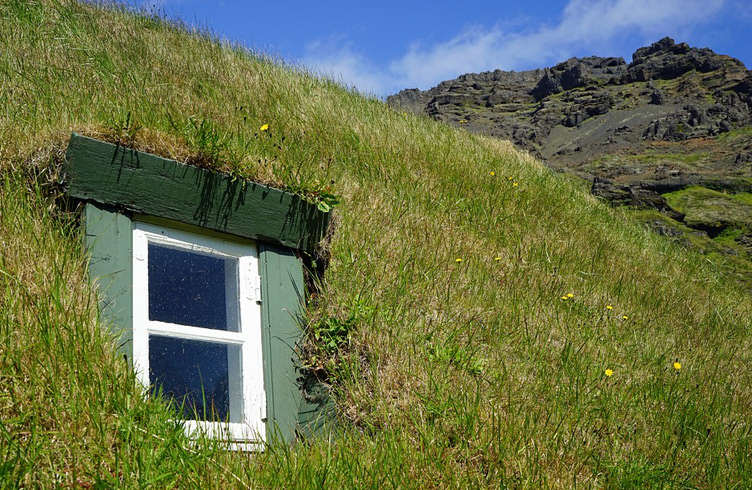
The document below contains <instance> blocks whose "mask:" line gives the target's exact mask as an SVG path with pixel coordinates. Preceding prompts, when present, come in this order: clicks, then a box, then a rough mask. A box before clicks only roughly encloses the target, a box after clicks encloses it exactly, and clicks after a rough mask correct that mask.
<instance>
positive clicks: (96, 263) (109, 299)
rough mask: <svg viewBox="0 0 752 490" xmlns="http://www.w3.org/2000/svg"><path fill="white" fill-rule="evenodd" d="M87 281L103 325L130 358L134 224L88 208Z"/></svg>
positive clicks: (106, 211)
mask: <svg viewBox="0 0 752 490" xmlns="http://www.w3.org/2000/svg"><path fill="white" fill-rule="evenodd" d="M83 219H84V228H85V230H86V249H87V251H88V253H89V255H90V260H89V277H90V279H91V281H92V282H93V283H94V285H95V288H96V290H97V296H98V298H99V312H100V316H101V319H102V323H103V324H104V325H106V326H107V328H108V329H109V330H110V333H111V334H112V335H113V337H115V338H116V339H117V342H118V348H119V350H120V351H121V352H122V353H123V355H125V356H126V357H127V358H128V359H129V360H130V359H132V358H133V356H132V355H133V345H132V339H133V261H132V258H131V256H132V255H133V223H132V222H131V220H130V218H128V217H127V216H125V215H123V214H121V213H117V212H114V210H110V209H106V208H104V207H102V206H100V205H96V204H91V203H89V204H87V205H86V206H85V207H84V213H83Z"/></svg>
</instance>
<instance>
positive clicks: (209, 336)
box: [146, 321, 247, 345]
mask: <svg viewBox="0 0 752 490" xmlns="http://www.w3.org/2000/svg"><path fill="white" fill-rule="evenodd" d="M146 328H147V330H148V332H149V334H155V335H164V336H167V337H179V338H184V339H188V340H206V341H209V342H223V343H228V344H235V345H242V344H243V343H245V342H246V341H247V338H246V336H245V335H243V334H242V333H237V332H228V331H225V330H211V329H208V328H201V327H191V326H188V325H177V324H174V323H165V322H157V321H149V322H148V323H147V327H146Z"/></svg>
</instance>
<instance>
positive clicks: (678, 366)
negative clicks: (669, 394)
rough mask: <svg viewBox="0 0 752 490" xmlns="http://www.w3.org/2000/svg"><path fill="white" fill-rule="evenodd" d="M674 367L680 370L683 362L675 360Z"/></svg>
mask: <svg viewBox="0 0 752 490" xmlns="http://www.w3.org/2000/svg"><path fill="white" fill-rule="evenodd" d="M674 369H676V370H677V371H678V370H680V369H681V363H680V362H675V363H674Z"/></svg>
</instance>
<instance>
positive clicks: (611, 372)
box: [606, 369, 614, 378]
mask: <svg viewBox="0 0 752 490" xmlns="http://www.w3.org/2000/svg"><path fill="white" fill-rule="evenodd" d="M613 374H614V372H613V371H612V370H611V369H606V376H608V377H609V378H610V377H611V376H612V375H613Z"/></svg>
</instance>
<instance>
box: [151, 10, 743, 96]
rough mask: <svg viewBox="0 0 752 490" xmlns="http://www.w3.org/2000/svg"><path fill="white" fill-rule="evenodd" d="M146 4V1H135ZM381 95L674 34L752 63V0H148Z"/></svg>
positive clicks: (627, 50) (624, 48) (619, 52)
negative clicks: (464, 0)
mask: <svg viewBox="0 0 752 490" xmlns="http://www.w3.org/2000/svg"><path fill="white" fill-rule="evenodd" d="M137 1H138V0H137ZM140 5H141V6H143V7H146V8H158V9H160V10H162V11H164V13H166V14H167V15H168V16H169V17H178V18H180V19H182V20H184V21H185V22H187V23H189V24H196V25H199V26H202V27H208V28H210V29H211V30H212V31H214V32H215V33H216V34H218V35H220V36H222V37H226V38H228V39H232V40H234V41H238V42H241V43H243V44H245V45H247V46H249V47H251V48H254V49H257V50H260V51H264V52H266V53H269V54H272V55H274V56H276V57H280V58H282V59H284V60H285V61H287V62H290V63H293V64H298V65H303V66H306V67H307V68H309V69H311V70H314V71H316V72H317V73H320V74H322V75H324V76H329V77H331V78H334V79H336V80H338V81H340V82H342V83H344V84H346V85H348V86H355V87H357V88H358V90H360V91H362V92H364V93H369V94H373V95H376V96H379V97H384V96H386V95H389V94H392V93H395V92H397V91H399V90H401V89H403V88H415V87H417V88H421V89H427V88H430V87H432V86H434V85H436V84H437V83H439V82H441V81H442V80H448V79H451V78H455V77H457V76H459V75H461V74H463V73H467V72H479V71H487V70H494V69H501V70H526V69H532V68H542V67H546V66H551V65H553V64H556V63H558V62H559V61H563V60H565V59H568V58H571V57H572V56H590V55H598V56H623V57H624V58H625V60H627V62H629V61H630V60H631V56H632V53H633V52H634V51H635V49H637V48H639V47H641V46H645V45H648V44H650V43H652V42H654V41H657V40H658V39H660V38H662V37H664V36H671V37H673V38H674V39H675V40H676V41H677V42H687V43H689V44H690V45H692V46H697V47H709V48H711V49H713V50H714V51H716V52H717V53H722V54H728V55H731V56H734V57H736V58H739V59H740V60H742V61H743V62H744V64H745V65H746V66H747V68H752V34H751V33H752V3H750V0H566V1H552V0H546V1H538V2H533V1H519V0H517V1H506V0H497V1H491V0H479V1H474V2H458V1H454V2H448V1H444V0H434V1H431V2H427V1H409V0H403V1H395V0H382V1H379V2H370V1H362V2H357V1H352V0H350V1H342V0H329V1H314V0H308V1H302V0H291V1H284V0H278V1H276V2H275V1H270V0H266V1H257V0H247V1H240V0H141V1H140Z"/></svg>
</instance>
